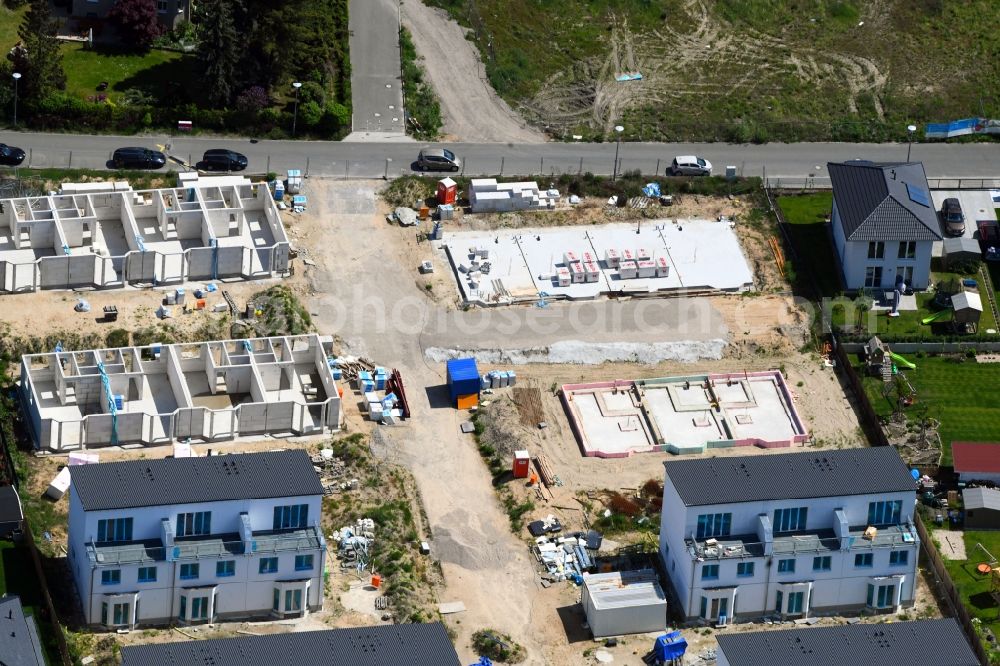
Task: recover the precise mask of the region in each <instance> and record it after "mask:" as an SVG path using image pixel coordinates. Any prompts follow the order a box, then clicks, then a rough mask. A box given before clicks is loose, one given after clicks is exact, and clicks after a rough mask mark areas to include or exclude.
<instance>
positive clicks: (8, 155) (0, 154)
mask: <svg viewBox="0 0 1000 666" xmlns="http://www.w3.org/2000/svg"><path fill="white" fill-rule="evenodd" d="M23 161H24V151H23V150H21V149H20V148H18V147H16V146H8V145H7V144H6V143H0V164H3V165H4V166H17V165H18V164H20V163H21V162H23Z"/></svg>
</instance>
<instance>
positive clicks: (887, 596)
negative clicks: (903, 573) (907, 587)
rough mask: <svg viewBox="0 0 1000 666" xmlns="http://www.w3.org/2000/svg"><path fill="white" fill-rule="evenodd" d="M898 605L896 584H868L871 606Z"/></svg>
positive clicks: (869, 605) (869, 604)
mask: <svg viewBox="0 0 1000 666" xmlns="http://www.w3.org/2000/svg"><path fill="white" fill-rule="evenodd" d="M895 605H896V590H895V586H894V585H872V584H870V583H869V585H868V607H869V608H891V607H893V606H895Z"/></svg>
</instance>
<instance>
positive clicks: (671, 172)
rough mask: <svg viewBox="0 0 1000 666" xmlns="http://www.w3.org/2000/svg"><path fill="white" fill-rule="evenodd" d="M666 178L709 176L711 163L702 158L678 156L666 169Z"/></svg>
mask: <svg viewBox="0 0 1000 666" xmlns="http://www.w3.org/2000/svg"><path fill="white" fill-rule="evenodd" d="M667 175H668V176H711V175H712V163H711V162H709V161H708V160H706V159H705V158H704V157H697V156H695V155H679V156H677V157H675V158H674V161H673V162H671V163H670V166H668V167H667Z"/></svg>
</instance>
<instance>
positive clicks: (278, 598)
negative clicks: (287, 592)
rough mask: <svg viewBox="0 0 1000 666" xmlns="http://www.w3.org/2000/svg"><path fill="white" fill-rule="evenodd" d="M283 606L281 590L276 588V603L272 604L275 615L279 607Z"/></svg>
mask: <svg viewBox="0 0 1000 666" xmlns="http://www.w3.org/2000/svg"><path fill="white" fill-rule="evenodd" d="M280 604H281V590H279V589H278V588H274V601H273V602H272V603H271V610H273V611H274V612H275V613H277V612H278V606H279V605H280Z"/></svg>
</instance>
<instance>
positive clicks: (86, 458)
mask: <svg viewBox="0 0 1000 666" xmlns="http://www.w3.org/2000/svg"><path fill="white" fill-rule="evenodd" d="M174 446H177V445H176V444H175V445H174ZM188 447H189V448H190V444H189V445H188ZM174 457H176V456H174ZM99 462H101V456H100V455H99V454H97V453H86V452H84V451H73V452H72V453H70V454H69V464H70V466H71V467H72V466H73V465H93V464H95V463H99Z"/></svg>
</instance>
